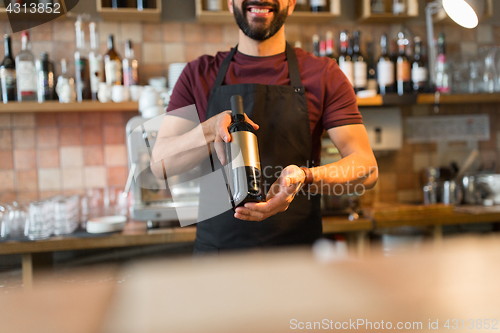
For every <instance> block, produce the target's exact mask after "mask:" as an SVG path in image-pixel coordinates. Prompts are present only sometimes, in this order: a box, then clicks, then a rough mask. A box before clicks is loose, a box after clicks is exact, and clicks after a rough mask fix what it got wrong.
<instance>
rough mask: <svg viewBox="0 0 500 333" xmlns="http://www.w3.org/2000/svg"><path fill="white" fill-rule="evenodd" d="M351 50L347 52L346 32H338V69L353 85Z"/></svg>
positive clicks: (347, 39)
mask: <svg viewBox="0 0 500 333" xmlns="http://www.w3.org/2000/svg"><path fill="white" fill-rule="evenodd" d="M349 53H351V54H352V50H351V51H350V50H349V37H348V35H347V31H346V30H342V31H341V32H340V56H339V67H340V69H341V70H342V72H344V75H345V76H346V77H347V79H348V80H349V82H350V83H351V84H354V64H353V62H352V57H351V54H349Z"/></svg>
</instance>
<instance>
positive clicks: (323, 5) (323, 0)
mask: <svg viewBox="0 0 500 333" xmlns="http://www.w3.org/2000/svg"><path fill="white" fill-rule="evenodd" d="M327 6H328V3H327V0H311V10H312V11H313V12H326V11H327Z"/></svg>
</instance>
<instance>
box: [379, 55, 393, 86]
mask: <svg viewBox="0 0 500 333" xmlns="http://www.w3.org/2000/svg"><path fill="white" fill-rule="evenodd" d="M377 72H378V79H377V81H378V84H379V86H382V87H387V86H390V85H392V84H394V63H393V62H392V61H379V63H378V64H377Z"/></svg>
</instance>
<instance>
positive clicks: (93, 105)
mask: <svg viewBox="0 0 500 333" xmlns="http://www.w3.org/2000/svg"><path fill="white" fill-rule="evenodd" d="M138 110H139V104H138V103H137V102H123V103H112V102H110V103H101V102H93V101H84V102H82V103H59V102H58V101H47V102H43V103H38V102H10V103H7V104H0V113H19V112H93V111H104V112H123V111H138Z"/></svg>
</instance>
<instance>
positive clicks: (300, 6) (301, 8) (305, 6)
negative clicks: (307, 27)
mask: <svg viewBox="0 0 500 333" xmlns="http://www.w3.org/2000/svg"><path fill="white" fill-rule="evenodd" d="M294 11H297V12H310V11H311V7H310V6H309V3H308V1H307V0H297V3H296V4H295V9H294Z"/></svg>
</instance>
